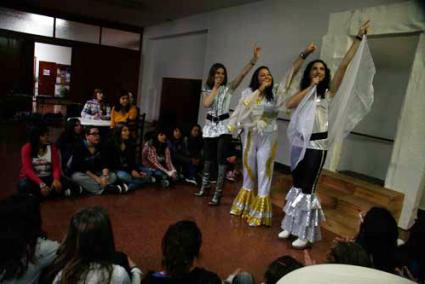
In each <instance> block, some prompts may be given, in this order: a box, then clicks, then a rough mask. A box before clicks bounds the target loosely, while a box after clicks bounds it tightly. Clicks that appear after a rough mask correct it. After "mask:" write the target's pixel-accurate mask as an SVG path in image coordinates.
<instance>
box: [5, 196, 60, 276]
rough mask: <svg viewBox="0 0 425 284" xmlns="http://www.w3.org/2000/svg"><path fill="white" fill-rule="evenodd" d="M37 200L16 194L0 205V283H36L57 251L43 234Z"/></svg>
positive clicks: (53, 244) (52, 242) (56, 246)
mask: <svg viewBox="0 0 425 284" xmlns="http://www.w3.org/2000/svg"><path fill="white" fill-rule="evenodd" d="M41 227H42V222H41V214H40V205H39V202H38V199H37V198H36V197H35V196H33V195H29V194H17V195H12V196H11V197H9V198H7V199H5V200H2V201H0V283H3V284H12V283H13V284H21V283H22V284H29V283H34V284H35V283H38V282H39V278H40V275H41V273H42V271H43V270H44V269H45V268H46V267H47V266H48V265H49V264H50V263H51V262H52V261H53V259H54V258H55V256H56V251H57V249H58V247H59V244H58V243H57V242H54V241H51V240H49V239H47V238H46V237H45V234H44V233H43V231H42V228H41Z"/></svg>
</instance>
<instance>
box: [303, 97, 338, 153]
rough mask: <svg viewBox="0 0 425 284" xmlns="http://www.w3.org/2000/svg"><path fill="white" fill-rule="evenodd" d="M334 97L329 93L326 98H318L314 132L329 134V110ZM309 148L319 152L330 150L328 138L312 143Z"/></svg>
mask: <svg viewBox="0 0 425 284" xmlns="http://www.w3.org/2000/svg"><path fill="white" fill-rule="evenodd" d="M331 101H332V97H331V96H330V93H329V92H326V94H325V98H321V97H318V98H316V103H317V105H316V113H315V114H314V125H313V132H312V134H314V133H320V132H327V131H328V110H329V104H330V103H331ZM307 148H310V149H317V150H328V138H326V139H320V140H314V141H310V142H309V144H308V146H307Z"/></svg>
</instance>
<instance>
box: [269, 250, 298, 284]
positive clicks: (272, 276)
mask: <svg viewBox="0 0 425 284" xmlns="http://www.w3.org/2000/svg"><path fill="white" fill-rule="evenodd" d="M303 266H304V265H303V264H302V263H301V262H299V261H297V260H296V259H295V258H293V257H292V256H289V255H284V256H281V257H279V258H277V259H275V260H274V261H273V262H272V263H270V264H269V266H268V267H267V271H266V273H265V274H264V278H265V279H266V284H275V283H277V281H279V279H280V278H282V277H283V276H285V275H286V274H288V273H289V272H291V271H294V270H296V269H298V268H301V267H303Z"/></svg>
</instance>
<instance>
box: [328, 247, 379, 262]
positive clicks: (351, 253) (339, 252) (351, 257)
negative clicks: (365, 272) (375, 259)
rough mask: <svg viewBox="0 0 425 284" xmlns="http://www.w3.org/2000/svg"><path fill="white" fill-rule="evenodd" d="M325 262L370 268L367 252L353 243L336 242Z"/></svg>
mask: <svg viewBox="0 0 425 284" xmlns="http://www.w3.org/2000/svg"><path fill="white" fill-rule="evenodd" d="M326 262H327V263H338V264H351V265H357V266H363V267H372V264H371V262H370V258H369V256H368V254H367V252H366V251H365V250H364V249H363V248H362V246H361V245H359V244H356V243H354V242H337V243H336V245H335V246H333V247H332V248H331V250H330V252H329V254H328V256H327V260H326Z"/></svg>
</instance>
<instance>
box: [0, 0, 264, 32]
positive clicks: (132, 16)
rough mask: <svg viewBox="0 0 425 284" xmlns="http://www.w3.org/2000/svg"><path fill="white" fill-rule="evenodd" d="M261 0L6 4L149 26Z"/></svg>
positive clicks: (18, 0)
mask: <svg viewBox="0 0 425 284" xmlns="http://www.w3.org/2000/svg"><path fill="white" fill-rule="evenodd" d="M257 1H260V0H60V1H58V0H3V1H2V4H0V5H3V6H7V7H11V8H16V9H20V10H26V11H31V12H35V13H37V12H38V13H42V14H46V15H49V16H58V17H61V16H62V17H65V18H68V19H73V18H74V19H80V20H81V19H83V20H85V21H87V20H88V21H102V22H109V23H115V24H123V25H129V26H136V27H146V26H150V25H155V24H159V23H162V22H165V21H172V20H175V19H178V18H183V17H187V16H191V15H195V14H199V13H204V12H209V11H213V10H217V9H222V8H228V7H232V6H237V5H244V4H248V3H252V2H257Z"/></svg>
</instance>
